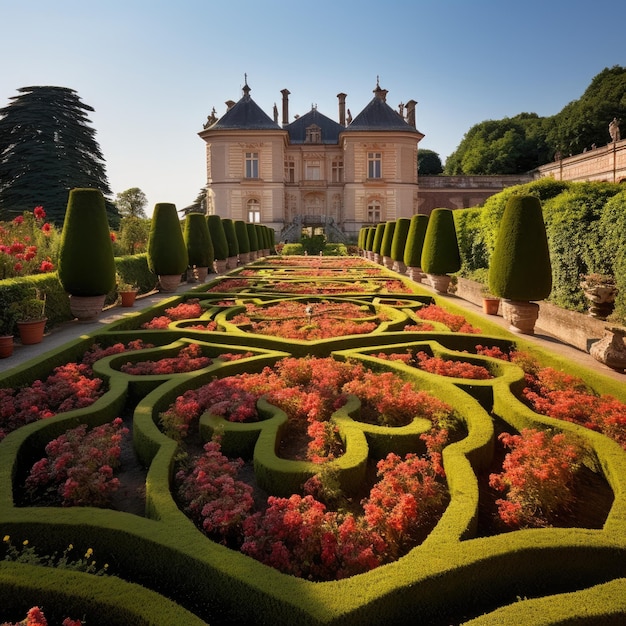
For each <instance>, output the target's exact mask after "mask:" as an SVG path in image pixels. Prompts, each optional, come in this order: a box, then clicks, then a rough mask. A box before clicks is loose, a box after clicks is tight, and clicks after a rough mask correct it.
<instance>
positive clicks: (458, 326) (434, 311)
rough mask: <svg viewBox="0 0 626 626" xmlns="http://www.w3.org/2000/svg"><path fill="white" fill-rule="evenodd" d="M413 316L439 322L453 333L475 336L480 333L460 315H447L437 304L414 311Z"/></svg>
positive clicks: (478, 329)
mask: <svg viewBox="0 0 626 626" xmlns="http://www.w3.org/2000/svg"><path fill="white" fill-rule="evenodd" d="M415 315H416V316H417V317H418V318H419V319H420V320H427V321H431V322H439V323H440V324H443V325H444V326H447V327H448V328H449V329H450V330H451V331H452V332H453V333H473V334H476V333H480V332H481V330H480V328H476V327H475V326H472V325H471V324H470V323H469V322H468V321H467V320H466V319H465V318H464V317H463V316H462V315H455V314H454V313H449V312H448V311H446V310H445V309H444V308H443V307H441V306H439V305H438V304H429V305H428V306H425V307H423V308H421V309H419V310H418V311H416V313H415ZM418 330H419V329H418Z"/></svg>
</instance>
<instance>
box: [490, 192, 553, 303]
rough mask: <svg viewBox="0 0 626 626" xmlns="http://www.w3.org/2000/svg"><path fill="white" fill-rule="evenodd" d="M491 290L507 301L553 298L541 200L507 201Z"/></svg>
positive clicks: (514, 198) (518, 198) (519, 198)
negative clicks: (550, 296) (551, 296)
mask: <svg viewBox="0 0 626 626" xmlns="http://www.w3.org/2000/svg"><path fill="white" fill-rule="evenodd" d="M489 289H490V291H491V292H492V293H493V294H494V295H495V296H498V297H500V298H506V299H507V300H521V301H533V300H544V299H545V298H547V297H548V296H549V295H550V291H551V290H552V267H551V264H550V252H549V248H548V238H547V236H546V227H545V224H544V221H543V213H542V210H541V201H540V200H539V198H537V197H535V196H512V197H511V198H510V199H509V200H508V202H507V204H506V207H505V209H504V214H503V215H502V221H501V222H500V227H499V230H498V235H497V238H496V244H495V248H494V251H493V254H492V255H491V261H490V265H489Z"/></svg>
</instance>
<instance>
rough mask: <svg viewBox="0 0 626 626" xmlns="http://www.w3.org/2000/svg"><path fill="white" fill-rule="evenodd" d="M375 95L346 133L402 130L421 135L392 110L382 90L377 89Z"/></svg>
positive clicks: (346, 129) (347, 128)
mask: <svg viewBox="0 0 626 626" xmlns="http://www.w3.org/2000/svg"><path fill="white" fill-rule="evenodd" d="M379 92H380V93H379ZM375 93H376V95H375V96H374V97H373V98H372V100H371V101H370V102H369V104H368V105H367V106H366V107H365V108H364V109H363V110H362V111H361V112H360V113H359V114H358V115H357V116H356V117H355V118H354V119H353V120H352V122H351V123H350V124H349V125H348V126H347V127H346V128H345V129H344V130H345V131H346V132H348V131H363V130H366V131H377V130H383V131H390V130H395V131H398V130H401V131H405V132H410V133H416V134H421V133H420V132H419V131H418V130H417V129H416V128H415V127H413V126H411V124H408V123H407V122H406V121H405V120H404V119H403V117H402V116H401V115H400V114H399V113H398V112H397V111H395V110H394V109H392V108H391V107H390V106H389V105H388V104H387V103H386V102H385V99H384V97H383V95H382V90H380V89H378V88H377V90H376V91H375ZM385 93H386V92H385Z"/></svg>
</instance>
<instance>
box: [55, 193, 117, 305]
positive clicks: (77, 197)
mask: <svg viewBox="0 0 626 626" xmlns="http://www.w3.org/2000/svg"><path fill="white" fill-rule="evenodd" d="M58 271H59V280H60V281H61V284H62V285H63V289H65V291H67V292H68V293H69V294H71V295H72V296H82V297H93V296H105V295H106V294H107V293H109V292H110V291H111V290H112V289H113V288H114V287H115V259H114V256H113V244H112V243H111V233H110V231H109V224H108V221H107V213H106V207H105V204H104V196H103V195H102V192H100V191H99V190H98V189H72V190H71V191H70V194H69V199H68V203H67V211H66V213H65V221H64V223H63V232H62V233H61V243H60V248H59V261H58Z"/></svg>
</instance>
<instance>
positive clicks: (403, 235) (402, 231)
mask: <svg viewBox="0 0 626 626" xmlns="http://www.w3.org/2000/svg"><path fill="white" fill-rule="evenodd" d="M410 227H411V220H410V219H409V218H408V217H400V218H398V219H397V220H396V228H395V230H394V231H393V239H392V241H391V258H392V259H393V260H394V261H395V262H396V263H404V248H405V247H406V242H407V236H408V234H409V228H410Z"/></svg>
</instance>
